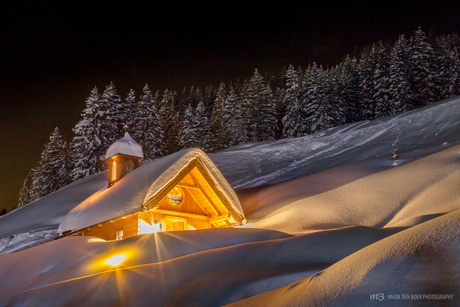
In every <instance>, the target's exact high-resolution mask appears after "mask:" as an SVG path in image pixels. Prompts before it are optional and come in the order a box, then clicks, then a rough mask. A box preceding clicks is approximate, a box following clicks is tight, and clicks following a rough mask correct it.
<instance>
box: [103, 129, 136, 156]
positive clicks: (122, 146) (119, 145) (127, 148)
mask: <svg viewBox="0 0 460 307" xmlns="http://www.w3.org/2000/svg"><path fill="white" fill-rule="evenodd" d="M118 154H122V155H126V156H131V157H136V158H140V159H143V158H144V154H143V153H142V146H141V145H139V143H137V142H136V141H135V140H133V138H132V137H131V136H130V135H129V133H128V132H125V135H124V136H123V137H122V138H121V139H119V140H118V141H116V142H115V143H113V144H112V145H110V147H109V149H107V153H106V154H105V159H106V160H107V159H109V158H111V157H113V156H115V155H118Z"/></svg>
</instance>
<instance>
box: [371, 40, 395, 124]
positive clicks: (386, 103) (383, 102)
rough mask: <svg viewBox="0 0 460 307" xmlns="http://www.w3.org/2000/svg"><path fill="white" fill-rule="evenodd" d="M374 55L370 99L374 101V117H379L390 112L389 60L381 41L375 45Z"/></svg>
mask: <svg viewBox="0 0 460 307" xmlns="http://www.w3.org/2000/svg"><path fill="white" fill-rule="evenodd" d="M375 57H376V58H375V60H376V62H375V69H374V81H373V83H374V91H373V93H372V100H373V102H374V103H375V114H374V118H379V117H385V116H389V115H390V114H392V111H391V106H390V93H389V79H390V69H389V62H390V61H389V55H388V51H387V48H386V47H385V46H384V44H383V43H382V42H381V41H380V42H379V44H378V45H377V46H376V49H375Z"/></svg>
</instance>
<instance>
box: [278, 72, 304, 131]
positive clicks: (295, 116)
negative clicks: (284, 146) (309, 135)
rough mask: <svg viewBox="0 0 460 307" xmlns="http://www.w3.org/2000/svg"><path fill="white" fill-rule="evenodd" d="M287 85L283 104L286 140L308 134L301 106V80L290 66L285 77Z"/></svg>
mask: <svg viewBox="0 0 460 307" xmlns="http://www.w3.org/2000/svg"><path fill="white" fill-rule="evenodd" d="M285 80H286V85H285V88H286V90H285V92H284V97H283V104H284V105H285V106H286V112H285V115H284V117H283V120H282V121H283V134H282V136H283V137H284V138H289V137H298V136H302V135H304V134H305V133H306V131H307V129H306V125H305V114H304V112H303V107H302V106H301V105H300V92H301V88H300V80H299V76H298V73H297V71H296V70H295V69H294V67H293V66H292V65H289V67H288V69H287V70H286V75H285Z"/></svg>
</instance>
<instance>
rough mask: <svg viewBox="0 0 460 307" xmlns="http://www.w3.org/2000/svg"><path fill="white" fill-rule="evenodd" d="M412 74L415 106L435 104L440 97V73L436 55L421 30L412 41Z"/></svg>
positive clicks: (410, 59) (410, 58) (416, 32)
mask: <svg viewBox="0 0 460 307" xmlns="http://www.w3.org/2000/svg"><path fill="white" fill-rule="evenodd" d="M410 45H411V49H410V57H409V61H410V62H409V63H410V73H411V80H412V82H413V84H412V88H413V90H414V93H415V99H416V101H415V106H416V107H420V106H425V105H427V104H429V103H432V102H435V101H437V100H438V99H439V96H440V94H439V93H440V87H439V73H438V67H436V62H435V53H434V49H433V47H432V45H431V44H430V43H429V42H428V39H427V36H426V34H425V32H423V31H422V29H421V28H419V29H418V30H417V31H415V34H414V36H413V37H412V38H411V41H410Z"/></svg>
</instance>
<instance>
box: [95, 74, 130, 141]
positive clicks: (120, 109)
mask: <svg viewBox="0 0 460 307" xmlns="http://www.w3.org/2000/svg"><path fill="white" fill-rule="evenodd" d="M99 106H100V108H99V112H100V113H101V114H100V115H101V116H100V119H101V121H100V129H101V131H102V132H103V133H101V143H102V146H103V147H105V149H107V148H108V147H109V146H110V145H111V144H112V143H113V142H115V141H116V140H118V139H119V138H120V137H122V136H123V127H124V126H125V125H126V121H127V115H128V114H127V113H125V112H127V110H126V109H125V104H124V102H123V101H122V99H121V97H120V95H118V93H117V89H116V87H115V85H114V84H113V82H110V84H109V85H107V86H106V88H105V90H104V92H102V95H101V99H100V100H99Z"/></svg>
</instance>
